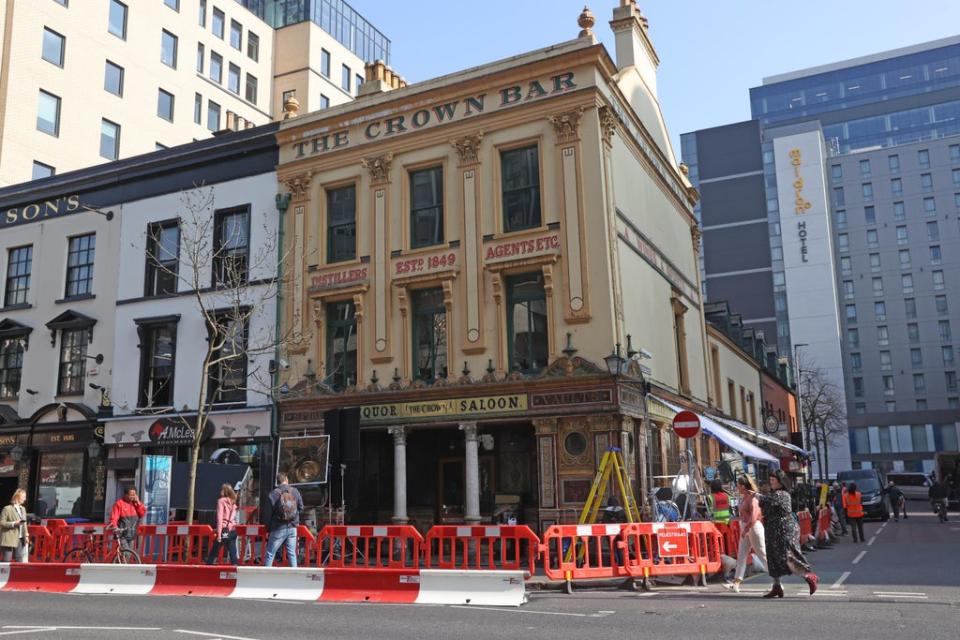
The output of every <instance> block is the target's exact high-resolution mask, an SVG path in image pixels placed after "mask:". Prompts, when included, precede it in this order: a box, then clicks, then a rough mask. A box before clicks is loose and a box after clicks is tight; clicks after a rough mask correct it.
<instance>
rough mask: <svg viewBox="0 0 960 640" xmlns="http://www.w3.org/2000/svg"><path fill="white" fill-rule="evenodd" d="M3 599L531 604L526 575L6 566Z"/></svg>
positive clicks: (1, 569)
mask: <svg viewBox="0 0 960 640" xmlns="http://www.w3.org/2000/svg"><path fill="white" fill-rule="evenodd" d="M0 591H43V592H48V593H84V594H125V595H160V596H207V597H226V598H256V599H279V600H305V601H311V602H317V601H320V602H387V603H394V604H406V603H411V604H412V603H420V604H473V605H487V606H515V607H516V606H520V605H521V604H523V603H524V602H525V601H526V594H525V587H524V573H523V571H522V570H517V571H496V570H486V571H474V570H448V569H423V570H421V569H404V568H399V569H398V568H379V569H374V568H364V569H350V568H333V569H316V568H313V569H311V568H303V569H290V568H287V567H244V566H240V567H231V566H226V567H225V566H219V567H218V566H205V565H200V566H198V565H143V564H141V565H119V564H118V565H110V564H79V565H78V564H58V563H46V564H19V563H12V564H11V563H0Z"/></svg>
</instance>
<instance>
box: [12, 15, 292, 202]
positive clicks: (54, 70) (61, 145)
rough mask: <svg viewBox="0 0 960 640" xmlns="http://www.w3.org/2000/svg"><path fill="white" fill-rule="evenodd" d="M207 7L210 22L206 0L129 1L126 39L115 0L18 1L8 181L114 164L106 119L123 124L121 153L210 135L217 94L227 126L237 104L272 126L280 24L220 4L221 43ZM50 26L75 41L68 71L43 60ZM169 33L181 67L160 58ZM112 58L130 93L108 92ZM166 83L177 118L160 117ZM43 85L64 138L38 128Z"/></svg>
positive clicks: (245, 115)
mask: <svg viewBox="0 0 960 640" xmlns="http://www.w3.org/2000/svg"><path fill="white" fill-rule="evenodd" d="M8 1H9V0H8ZM4 4H6V3H4ZM207 4H208V9H207V26H206V28H204V27H201V26H200V25H199V21H198V14H199V11H198V7H199V0H181V2H180V11H179V12H177V11H174V10H172V9H170V8H169V7H167V6H166V5H164V4H163V3H162V2H160V1H150V2H147V1H143V0H141V1H138V2H128V3H127V5H128V7H129V11H128V20H127V38H126V40H121V39H120V38H118V37H116V36H114V35H112V34H111V33H109V32H108V31H107V25H108V10H109V3H107V2H106V1H102V2H101V1H97V2H93V1H92V0H82V1H77V0H75V1H74V2H71V3H70V4H69V7H64V6H62V5H60V4H59V3H57V2H52V1H50V0H28V1H27V2H22V1H19V2H16V3H15V6H14V11H13V23H12V25H5V26H6V27H7V28H8V29H9V30H10V33H11V34H12V39H11V43H10V44H11V55H10V60H9V64H8V67H7V68H6V69H2V70H0V74H2V75H4V76H5V77H6V80H7V100H6V109H5V112H4V114H3V138H2V146H0V184H13V183H17V182H23V181H27V180H30V179H31V175H32V165H33V161H34V160H37V161H40V162H43V163H45V164H48V165H51V166H53V167H55V168H56V171H57V173H64V172H66V171H69V170H72V169H78V168H81V167H85V166H90V165H94V164H100V163H103V162H107V160H106V159H104V158H102V157H100V153H99V151H100V123H101V119H102V118H106V119H108V120H111V121H112V122H114V123H117V124H119V125H120V126H121V134H120V157H121V158H127V157H130V156H134V155H137V154H141V153H147V152H150V151H154V150H155V148H156V144H157V143H161V144H163V145H166V146H173V145H177V144H181V143H185V142H190V141H192V140H194V139H201V138H206V137H208V136H209V135H210V131H209V130H207V128H206V123H207V107H208V101H210V100H213V101H215V102H217V103H218V104H220V106H221V126H224V127H225V126H226V113H227V111H228V110H230V111H233V112H235V113H237V114H238V115H240V116H241V117H243V118H244V119H246V120H249V121H251V122H253V123H255V124H263V123H265V122H269V121H270V120H271V117H270V113H269V112H270V108H271V104H272V96H271V92H272V82H271V76H272V55H271V52H272V51H273V37H274V30H273V29H272V28H270V27H269V26H268V25H267V24H266V23H265V22H263V21H262V20H260V19H259V18H257V17H256V16H255V15H254V14H252V13H251V12H250V11H248V10H247V9H245V8H244V7H242V6H241V5H239V4H237V3H236V2H219V3H216V6H217V8H219V9H221V10H223V11H224V13H225V14H226V26H225V36H224V37H225V39H224V40H221V39H219V38H217V37H216V36H215V35H214V34H213V33H212V30H211V24H212V18H211V14H212V10H213V6H214V3H212V2H208V3H207ZM231 20H236V21H238V22H239V23H240V24H241V25H242V26H243V28H244V32H243V42H242V46H243V50H242V51H237V50H236V49H233V48H232V47H231V46H230V41H229V34H230V23H231ZM44 27H49V28H50V29H52V30H54V31H56V32H58V33H60V34H61V35H63V36H65V37H66V47H65V55H64V67H63V68H60V67H58V66H56V65H54V64H51V63H49V62H47V61H45V60H43V59H42V58H41V49H42V44H43V29H44ZM163 29H166V30H167V31H169V32H170V33H172V34H174V35H176V36H177V37H178V53H177V67H176V69H172V68H170V67H168V66H166V65H165V64H163V63H162V62H161V61H160V47H161V31H162V30H163ZM248 30H252V31H253V32H254V33H255V34H256V35H257V36H259V38H260V55H259V62H254V61H253V60H251V59H250V58H249V57H247V54H246V46H247V34H248ZM198 43H203V44H204V46H205V61H204V74H198V73H197V71H196V64H197V44H198ZM211 51H216V52H217V53H219V54H220V55H221V56H223V84H222V85H217V84H216V83H215V82H213V81H211V80H209V69H210V52H211ZM108 59H109V60H110V61H112V62H114V63H115V64H118V65H119V66H121V67H123V68H124V70H125V72H124V87H123V97H122V98H121V97H117V96H115V95H113V94H111V93H108V92H107V91H105V90H104V88H103V86H104V67H105V61H106V60H108ZM230 63H234V64H236V65H238V66H239V67H240V70H241V80H240V95H239V96H238V95H236V94H233V93H231V92H230V91H228V90H227V77H228V69H229V65H230ZM247 73H250V74H252V75H253V76H254V77H256V78H257V80H258V95H257V104H256V105H253V104H250V103H248V102H246V100H244V98H243V96H244V87H245V83H246V74H247ZM159 88H163V89H164V90H166V91H168V92H170V93H172V94H173V95H174V96H175V100H174V120H173V122H172V123H171V122H168V121H167V120H165V119H163V118H160V117H159V116H158V115H157V98H158V89H159ZM40 89H43V90H45V91H47V92H49V93H52V94H54V95H57V96H59V97H60V98H61V115H60V133H59V136H57V137H54V136H51V135H48V134H46V133H42V132H40V131H38V130H37V128H36V118H37V107H38V92H39V90H40ZM196 93H199V94H201V95H202V96H203V113H202V117H201V120H200V124H196V123H195V122H194V100H195V97H194V96H195V94H196Z"/></svg>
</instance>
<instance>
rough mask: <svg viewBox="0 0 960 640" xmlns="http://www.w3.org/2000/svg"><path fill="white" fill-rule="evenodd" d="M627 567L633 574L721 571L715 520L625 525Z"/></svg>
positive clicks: (661, 574)
mask: <svg viewBox="0 0 960 640" xmlns="http://www.w3.org/2000/svg"><path fill="white" fill-rule="evenodd" d="M623 537H624V545H623V546H624V549H625V551H626V556H625V557H626V562H624V568H625V570H626V571H627V573H629V574H630V575H631V576H634V577H642V578H644V579H646V578H650V577H651V576H668V575H669V576H686V575H688V576H697V575H699V576H700V577H701V579H703V580H704V581H705V580H706V576H707V575H708V574H713V573H716V572H717V571H719V570H720V567H721V562H720V540H721V535H720V532H719V531H717V528H716V526H715V525H714V523H712V522H669V523H637V524H630V525H625V531H624V533H623Z"/></svg>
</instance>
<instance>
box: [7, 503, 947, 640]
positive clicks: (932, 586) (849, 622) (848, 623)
mask: <svg viewBox="0 0 960 640" xmlns="http://www.w3.org/2000/svg"><path fill="white" fill-rule="evenodd" d="M912 506H914V508H921V503H914V504H913V505H912ZM864 528H865V532H866V536H867V542H866V543H862V544H853V543H851V542H849V538H844V539H843V541H842V542H840V543H839V544H837V545H835V546H834V547H833V548H831V549H827V550H821V551H818V552H816V553H813V554H811V555H810V560H811V561H812V562H813V564H814V567H815V569H816V571H817V573H818V574H819V575H820V577H821V591H819V592H818V593H817V594H816V595H815V596H813V597H810V596H809V595H807V594H806V586H805V585H804V584H803V583H802V582H801V581H799V580H798V579H796V578H790V579H789V581H788V582H787V583H786V586H787V597H786V598H785V599H783V600H776V601H768V600H763V599H761V598H760V595H761V594H762V593H763V592H765V591H766V589H767V587H768V584H769V580H768V579H767V578H766V576H763V575H761V576H757V577H755V578H753V579H749V580H748V581H747V582H746V583H745V585H744V586H745V589H744V592H742V593H740V594H734V593H731V592H728V591H726V590H725V589H724V588H723V587H722V586H720V585H718V584H714V585H711V586H710V587H707V588H705V589H697V588H685V587H661V588H658V589H657V590H655V591H654V592H651V593H635V592H632V591H615V590H596V589H583V590H578V592H577V593H575V594H574V595H566V594H562V593H557V592H534V593H531V594H530V602H529V604H527V605H525V606H523V607H521V608H518V609H497V608H479V607H445V606H416V605H382V604H363V605H345V604H344V605H335V604H307V603H291V602H281V601H235V600H222V599H206V598H161V597H132V596H82V595H56V594H33V593H0V640H4V639H5V638H8V637H9V638H14V639H19V638H30V637H35V638H44V639H48V638H49V639H61V638H62V639H70V640H73V639H78V640H81V639H85V638H96V639H98V640H113V639H115V638H116V639H123V640H130V639H131V638H135V639H136V640H160V639H164V640H167V639H180V640H187V639H189V638H198V639H203V638H206V639H213V638H221V639H223V640H267V639H274V638H291V639H299V638H304V639H306V638H310V639H321V638H331V639H332V638H336V639H338V640H349V639H353V638H357V639H363V640H369V639H379V638H384V639H394V638H395V639H408V638H409V639H411V640H413V639H417V640H421V639H424V638H463V639H466V640H470V639H474V638H478V639H479V638H503V639H507V638H509V639H511V640H516V639H517V638H524V639H526V638H530V639H539V638H544V639H547V638H549V639H556V638H598V639H601V638H602V639H607V638H620V637H622V638H633V637H638V636H642V637H649V638H678V639H680V638H684V639H686V638H693V637H696V636H704V637H710V638H719V639H726V638H730V639H735V640H749V639H753V638H764V639H766V638H770V639H777V640H779V639H793V638H797V639H801V638H802V639H803V640H810V639H811V638H830V639H831V640H835V639H836V640H839V639H843V640H851V639H859V638H870V639H871V640H887V639H890V640H894V639H896V640H905V639H906V640H912V638H920V637H922V640H956V639H957V638H958V637H960V516H954V517H953V518H952V519H951V522H949V523H947V524H939V523H938V522H937V521H936V520H935V519H934V518H933V517H932V516H930V515H928V514H927V513H926V512H924V513H922V514H921V513H917V514H916V515H914V516H912V517H911V518H910V519H909V520H906V521H900V522H894V521H892V520H891V521H890V522H889V523H887V524H886V525H885V526H884V525H881V524H874V523H867V524H866V525H865V527H864Z"/></svg>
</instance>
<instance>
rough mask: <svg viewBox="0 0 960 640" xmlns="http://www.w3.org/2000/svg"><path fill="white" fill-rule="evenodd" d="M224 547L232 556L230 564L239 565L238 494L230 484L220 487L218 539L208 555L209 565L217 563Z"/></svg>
mask: <svg viewBox="0 0 960 640" xmlns="http://www.w3.org/2000/svg"><path fill="white" fill-rule="evenodd" d="M223 547H226V548H227V553H229V554H230V564H232V565H236V564H238V562H237V492H236V491H234V490H233V487H231V486H230V485H229V484H225V485H223V486H222V487H220V499H219V500H217V537H216V539H215V540H214V543H213V546H212V547H211V548H210V553H208V554H207V564H213V563H214V562H216V561H217V554H218V553H220V549H221V548H223Z"/></svg>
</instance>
